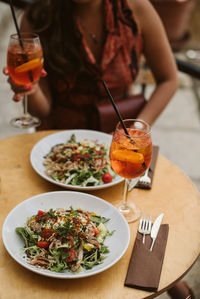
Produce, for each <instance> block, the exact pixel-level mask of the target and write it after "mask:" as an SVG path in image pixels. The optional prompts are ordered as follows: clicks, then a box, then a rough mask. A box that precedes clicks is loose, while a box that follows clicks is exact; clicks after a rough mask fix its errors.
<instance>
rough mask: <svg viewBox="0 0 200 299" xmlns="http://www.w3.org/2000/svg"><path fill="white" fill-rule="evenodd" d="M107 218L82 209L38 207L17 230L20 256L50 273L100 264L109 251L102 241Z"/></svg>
mask: <svg viewBox="0 0 200 299" xmlns="http://www.w3.org/2000/svg"><path fill="white" fill-rule="evenodd" d="M107 221H109V219H107V218H105V217H102V216H100V215H97V214H95V213H93V212H88V211H84V210H82V209H73V208H72V207H70V209H68V210H65V209H63V208H59V209H50V210H48V211H42V210H39V211H38V213H37V214H36V215H33V216H32V217H30V218H28V220H27V223H26V225H25V226H24V227H17V228H16V233H17V234H18V235H20V237H22V238H23V240H24V243H25V246H24V248H23V257H24V258H25V259H26V260H27V262H28V263H29V264H31V265H34V266H36V267H39V268H43V269H48V270H50V271H53V272H63V271H64V270H68V271H70V272H73V273H78V272H80V271H82V270H83V269H85V270H87V269H91V268H93V267H94V266H95V265H99V264H101V263H102V262H103V260H104V258H105V257H106V255H105V254H108V253H109V249H108V247H107V246H106V245H105V244H104V241H105V239H106V237H107V236H111V235H112V234H113V232H109V231H108V229H107V226H106V222H107Z"/></svg>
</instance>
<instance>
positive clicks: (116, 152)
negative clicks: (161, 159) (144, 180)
mask: <svg viewBox="0 0 200 299" xmlns="http://www.w3.org/2000/svg"><path fill="white" fill-rule="evenodd" d="M127 131H128V133H129V136H130V137H131V140H130V139H129V138H127V136H125V135H124V134H123V131H122V129H121V130H119V131H116V132H115V134H114V137H113V141H112V144H111V149H110V162H111V166H112V168H113V170H114V171H115V172H116V173H117V174H118V175H119V176H121V177H124V178H126V179H133V178H137V177H138V176H141V175H143V174H144V172H145V170H146V169H147V168H148V167H149V164H150V162H151V155H152V142H151V137H150V135H149V134H146V133H145V132H144V131H140V130H137V129H136V130H131V129H127Z"/></svg>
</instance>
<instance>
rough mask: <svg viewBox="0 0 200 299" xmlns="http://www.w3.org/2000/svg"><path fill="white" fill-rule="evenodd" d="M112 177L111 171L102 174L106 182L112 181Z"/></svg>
mask: <svg viewBox="0 0 200 299" xmlns="http://www.w3.org/2000/svg"><path fill="white" fill-rule="evenodd" d="M112 179H113V178H112V175H111V174H110V173H109V172H105V173H104V174H103V175H102V180H103V182H104V183H105V184H107V183H110V182H112Z"/></svg>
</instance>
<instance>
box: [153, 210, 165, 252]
mask: <svg viewBox="0 0 200 299" xmlns="http://www.w3.org/2000/svg"><path fill="white" fill-rule="evenodd" d="M163 216H164V213H162V214H160V215H159V216H158V217H157V218H156V220H155V221H154V223H153V226H152V229H151V238H152V243H151V247H150V251H152V249H153V245H154V243H155V240H156V238H157V235H158V232H159V229H160V225H161V223H162V219H163Z"/></svg>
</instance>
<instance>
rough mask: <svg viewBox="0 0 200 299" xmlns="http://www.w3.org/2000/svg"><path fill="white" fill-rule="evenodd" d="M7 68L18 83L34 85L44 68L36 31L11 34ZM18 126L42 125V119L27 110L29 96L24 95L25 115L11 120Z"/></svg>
mask: <svg viewBox="0 0 200 299" xmlns="http://www.w3.org/2000/svg"><path fill="white" fill-rule="evenodd" d="M7 68H8V71H9V75H10V77H11V78H12V80H13V82H14V83H15V84H17V85H32V84H33V83H35V82H37V81H38V79H39V78H40V76H41V72H42V69H43V51H42V47H41V44H40V39H39V36H38V35H37V34H35V33H21V34H20V38H19V36H18V34H12V35H11V36H10V41H9V46H8V52H7ZM11 124H12V125H13V126H15V127H18V128H29V127H35V126H38V125H40V120H39V119H38V118H36V117H33V116H31V115H30V114H28V112H27V98H26V96H25V95H24V115H23V116H22V117H17V118H15V119H13V120H11Z"/></svg>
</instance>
